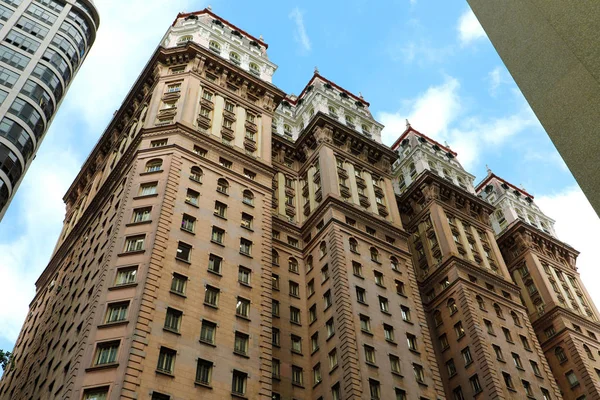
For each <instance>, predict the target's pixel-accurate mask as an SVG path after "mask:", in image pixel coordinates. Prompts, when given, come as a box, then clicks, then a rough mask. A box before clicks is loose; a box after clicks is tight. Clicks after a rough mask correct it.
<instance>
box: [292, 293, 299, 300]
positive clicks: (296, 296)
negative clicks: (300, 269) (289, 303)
mask: <svg viewBox="0 0 600 400" xmlns="http://www.w3.org/2000/svg"><path fill="white" fill-rule="evenodd" d="M290 297H293V298H295V299H299V298H300V296H299V295H297V294H292V293H290Z"/></svg>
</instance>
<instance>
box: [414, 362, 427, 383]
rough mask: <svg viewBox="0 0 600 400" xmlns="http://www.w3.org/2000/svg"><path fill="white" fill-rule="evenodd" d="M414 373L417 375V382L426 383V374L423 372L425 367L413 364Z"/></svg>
mask: <svg viewBox="0 0 600 400" xmlns="http://www.w3.org/2000/svg"><path fill="white" fill-rule="evenodd" d="M413 372H414V374H415V379H416V381H417V382H419V383H423V382H425V372H424V371H423V367H422V366H421V365H419V364H413Z"/></svg>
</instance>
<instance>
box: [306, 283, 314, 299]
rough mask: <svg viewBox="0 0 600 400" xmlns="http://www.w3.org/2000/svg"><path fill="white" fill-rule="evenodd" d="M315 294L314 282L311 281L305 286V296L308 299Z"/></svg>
mask: <svg viewBox="0 0 600 400" xmlns="http://www.w3.org/2000/svg"><path fill="white" fill-rule="evenodd" d="M314 293H315V280H314V279H311V280H310V281H309V282H308V284H307V285H306V295H307V296H308V297H310V296H312V295H313V294H314Z"/></svg>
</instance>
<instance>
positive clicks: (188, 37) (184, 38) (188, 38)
mask: <svg viewBox="0 0 600 400" xmlns="http://www.w3.org/2000/svg"><path fill="white" fill-rule="evenodd" d="M192 40H194V37H193V36H192V35H185V36H182V37H180V38H179V39H177V44H183V43H187V42H191V41H192Z"/></svg>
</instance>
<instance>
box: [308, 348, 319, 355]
mask: <svg viewBox="0 0 600 400" xmlns="http://www.w3.org/2000/svg"><path fill="white" fill-rule="evenodd" d="M317 351H319V348H318V347H317V348H316V349H314V350H313V351H311V352H310V355H311V356H312V355H313V354H315V353H316V352H317Z"/></svg>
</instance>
